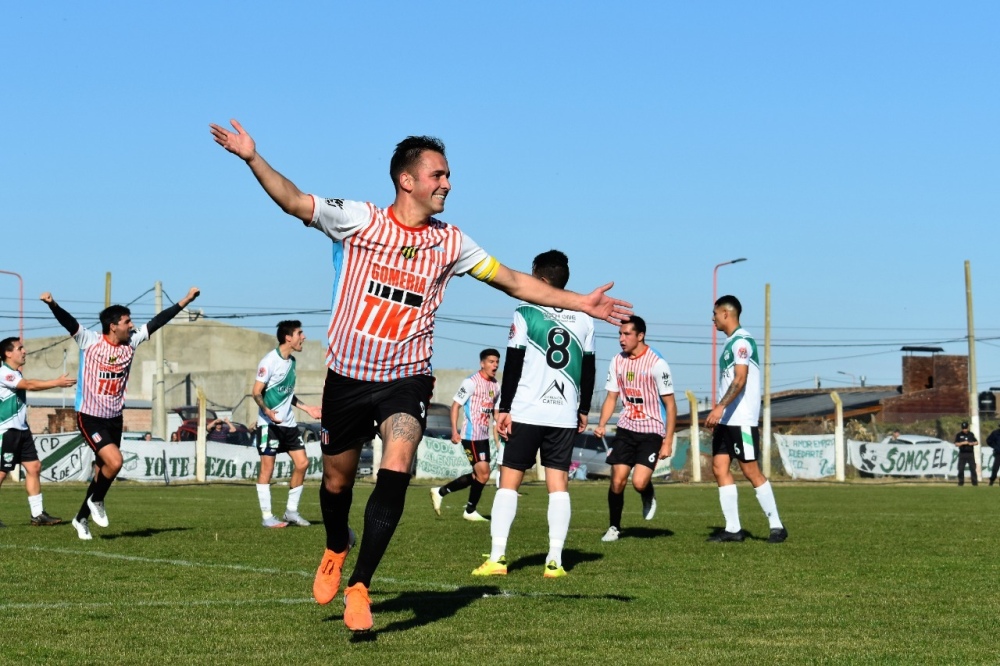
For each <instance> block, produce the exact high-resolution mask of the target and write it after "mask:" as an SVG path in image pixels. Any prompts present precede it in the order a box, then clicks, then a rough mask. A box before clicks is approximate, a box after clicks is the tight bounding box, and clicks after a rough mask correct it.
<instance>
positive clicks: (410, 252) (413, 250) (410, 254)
mask: <svg viewBox="0 0 1000 666" xmlns="http://www.w3.org/2000/svg"><path fill="white" fill-rule="evenodd" d="M399 253H400V254H401V255H403V258H404V259H413V258H414V257H415V256H417V247H416V246H414V245H404V246H403V247H401V248H399Z"/></svg>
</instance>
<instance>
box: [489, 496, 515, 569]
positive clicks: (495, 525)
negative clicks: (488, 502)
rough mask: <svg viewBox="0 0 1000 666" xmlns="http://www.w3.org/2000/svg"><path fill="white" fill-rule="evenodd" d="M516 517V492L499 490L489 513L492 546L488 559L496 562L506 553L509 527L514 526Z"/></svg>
mask: <svg viewBox="0 0 1000 666" xmlns="http://www.w3.org/2000/svg"><path fill="white" fill-rule="evenodd" d="M515 515H517V491H516V490H510V489H509V488H501V489H500V490H498V491H497V494H496V495H495V496H494V497H493V509H492V510H491V512H490V536H491V537H492V538H493V545H492V548H491V550H490V559H491V560H493V561H494V562H496V561H498V560H499V559H500V557H501V556H502V555H505V554H506V553H507V537H508V536H510V526H511V525H513V524H514V516H515Z"/></svg>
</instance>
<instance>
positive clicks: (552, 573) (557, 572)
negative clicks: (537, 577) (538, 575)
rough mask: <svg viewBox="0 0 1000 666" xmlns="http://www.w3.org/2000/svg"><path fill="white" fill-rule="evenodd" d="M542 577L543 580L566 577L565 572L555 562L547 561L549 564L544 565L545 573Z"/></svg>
mask: <svg viewBox="0 0 1000 666" xmlns="http://www.w3.org/2000/svg"><path fill="white" fill-rule="evenodd" d="M542 575H543V576H544V577H545V578H562V577H563V576H565V575H566V570H565V569H563V568H562V566H559V565H557V564H556V561H555V560H549V563H548V564H546V565H545V573H544V574H542Z"/></svg>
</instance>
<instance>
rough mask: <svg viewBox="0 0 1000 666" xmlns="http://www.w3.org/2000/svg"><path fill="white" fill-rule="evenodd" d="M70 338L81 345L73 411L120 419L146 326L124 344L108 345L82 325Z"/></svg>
mask: <svg viewBox="0 0 1000 666" xmlns="http://www.w3.org/2000/svg"><path fill="white" fill-rule="evenodd" d="M73 339H74V340H76V343H77V344H78V345H80V373H79V375H78V376H77V384H76V404H75V407H76V411H78V412H81V413H83V414H87V415H89V416H97V417H99V418H102V419H113V418H116V417H118V416H121V414H122V409H123V408H124V407H125V385H126V384H127V383H128V374H129V371H130V370H131V369H132V357H133V356H134V355H135V348H136V347H138V346H139V345H140V344H142V343H143V342H145V341H146V340H149V332H148V330H147V329H146V325H145V324H143V326H142V328H139V329H138V330H136V331H135V332H134V333H132V338H131V339H130V340H129V341H128V342H127V343H125V344H123V345H115V344H111V343H110V342H108V339H107V338H106V337H105V336H104V335H101V334H100V333H95V332H94V331H90V330H87V329H86V328H84V327H83V326H81V327H80V329H79V330H78V331H77V332H76V334H75V335H74V336H73Z"/></svg>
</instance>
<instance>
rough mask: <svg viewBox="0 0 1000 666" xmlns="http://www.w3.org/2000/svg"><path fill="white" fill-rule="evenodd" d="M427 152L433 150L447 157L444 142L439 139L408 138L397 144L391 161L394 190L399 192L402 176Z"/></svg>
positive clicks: (425, 137) (390, 169)
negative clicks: (400, 177)
mask: <svg viewBox="0 0 1000 666" xmlns="http://www.w3.org/2000/svg"><path fill="white" fill-rule="evenodd" d="M425 150H433V151H434V152H435V153H441V156H442V157H445V154H444V141H442V140H441V139H438V138H437V137H433V136H408V137H406V138H405V139H403V140H402V141H400V142H399V143H397V144H396V150H394V151H393V152H392V159H391V160H389V176H390V177H392V186H393V187H394V188H396V189H397V190H399V176H400V174H402V173H403V172H404V171H406V170H408V169H410V168H411V167H412V166H413V165H414V164H416V163H417V162H419V161H420V156H421V155H423V154H424V151H425Z"/></svg>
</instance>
